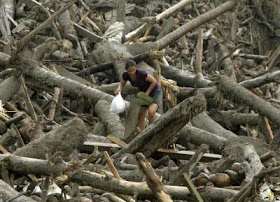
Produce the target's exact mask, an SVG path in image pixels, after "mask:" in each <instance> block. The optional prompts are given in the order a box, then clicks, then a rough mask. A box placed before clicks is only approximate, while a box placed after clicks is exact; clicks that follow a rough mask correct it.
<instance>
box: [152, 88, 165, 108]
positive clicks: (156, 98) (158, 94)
mask: <svg viewBox="0 0 280 202" xmlns="http://www.w3.org/2000/svg"><path fill="white" fill-rule="evenodd" d="M150 96H151V97H152V98H153V103H155V104H157V105H158V106H160V105H161V103H162V98H163V93H162V90H161V88H158V89H157V90H156V91H154V92H152V93H151V94H150Z"/></svg>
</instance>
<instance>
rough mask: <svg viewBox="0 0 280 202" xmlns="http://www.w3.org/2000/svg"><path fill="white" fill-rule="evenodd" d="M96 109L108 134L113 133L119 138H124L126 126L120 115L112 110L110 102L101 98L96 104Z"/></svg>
mask: <svg viewBox="0 0 280 202" xmlns="http://www.w3.org/2000/svg"><path fill="white" fill-rule="evenodd" d="M95 111H96V113H97V114H98V116H99V118H100V119H101V122H102V123H103V124H104V126H105V128H106V131H107V133H108V134H112V135H113V136H115V137H117V138H119V139H122V138H124V130H125V129H124V126H123V124H122V122H121V120H120V116H119V115H118V114H116V113H112V112H110V103H108V102H107V101H105V100H99V101H98V102H97V104H96V105H95Z"/></svg>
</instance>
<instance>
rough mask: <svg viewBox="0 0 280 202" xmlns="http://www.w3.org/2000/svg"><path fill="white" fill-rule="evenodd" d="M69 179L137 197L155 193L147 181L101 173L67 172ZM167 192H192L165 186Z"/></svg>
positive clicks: (181, 196)
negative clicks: (124, 178)
mask: <svg viewBox="0 0 280 202" xmlns="http://www.w3.org/2000/svg"><path fill="white" fill-rule="evenodd" d="M67 175H68V177H69V180H71V181H73V182H77V183H80V184H82V185H89V186H91V187H94V188H97V189H102V190H105V191H109V192H114V193H116V194H124V195H129V196H135V195H136V196H137V198H145V197H149V198H150V197H152V196H153V193H152V191H151V190H150V188H149V187H148V186H147V184H146V182H129V181H125V180H118V179H116V178H108V177H106V175H100V174H97V173H93V172H88V171H79V172H72V173H67ZM165 187H166V190H167V192H168V193H169V194H170V195H171V196H172V197H174V198H177V199H184V198H186V197H187V195H188V194H190V192H189V189H188V188H187V187H180V186H165Z"/></svg>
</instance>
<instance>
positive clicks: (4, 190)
mask: <svg viewBox="0 0 280 202" xmlns="http://www.w3.org/2000/svg"><path fill="white" fill-rule="evenodd" d="M0 200H4V201H13V202H22V201H25V202H36V201H35V200H33V199H31V198H29V197H27V196H23V195H22V194H21V193H19V192H17V191H16V190H15V189H13V188H12V187H11V186H10V185H9V184H7V183H5V182H4V181H3V180H0Z"/></svg>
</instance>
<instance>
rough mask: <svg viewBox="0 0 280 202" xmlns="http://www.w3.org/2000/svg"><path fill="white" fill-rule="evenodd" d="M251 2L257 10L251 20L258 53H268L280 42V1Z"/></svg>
mask: <svg viewBox="0 0 280 202" xmlns="http://www.w3.org/2000/svg"><path fill="white" fill-rule="evenodd" d="M251 2H252V6H253V7H254V11H255V12H254V19H255V20H251V21H250V25H251V27H252V30H251V33H252V37H253V40H254V43H255V44H254V45H255V46H257V47H258V50H259V52H258V54H260V55H266V54H267V53H268V51H271V50H275V49H276V48H277V47H278V46H279V44H280V42H279V33H280V23H279V22H280V10H279V7H280V1H279V0H275V1H264V0H253V1H251ZM277 35H278V36H277Z"/></svg>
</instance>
